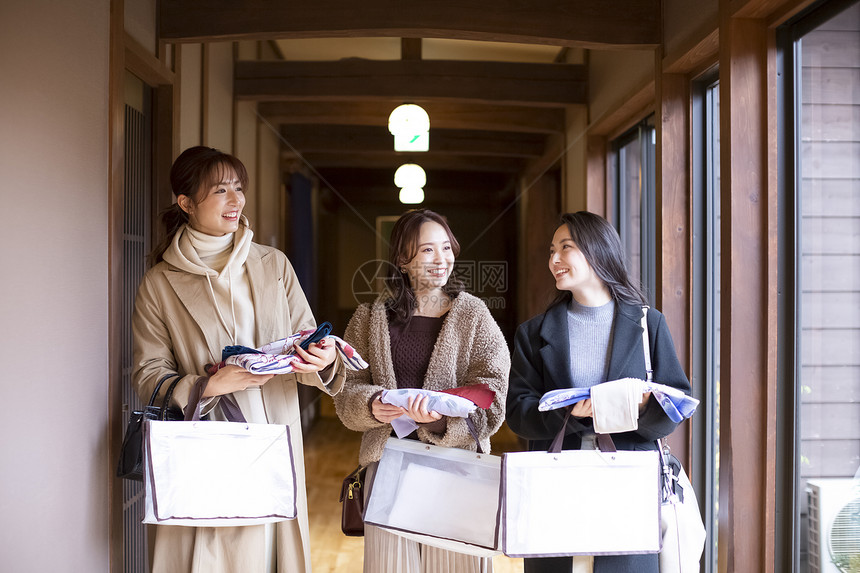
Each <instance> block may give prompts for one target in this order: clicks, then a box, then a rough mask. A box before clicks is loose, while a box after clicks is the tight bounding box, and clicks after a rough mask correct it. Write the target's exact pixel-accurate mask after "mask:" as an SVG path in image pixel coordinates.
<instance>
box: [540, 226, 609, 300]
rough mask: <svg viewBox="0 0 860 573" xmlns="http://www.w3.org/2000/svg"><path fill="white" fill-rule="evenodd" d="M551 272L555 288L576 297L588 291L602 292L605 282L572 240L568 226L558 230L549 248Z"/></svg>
mask: <svg viewBox="0 0 860 573" xmlns="http://www.w3.org/2000/svg"><path fill="white" fill-rule="evenodd" d="M549 271H550V272H551V273H552V275H553V277H555V288H557V289H558V290H566V291H570V292H571V293H573V294H574V295H576V293H577V292H584V291H586V290H593V289H597V290H602V289H603V281H601V280H600V278H599V277H598V276H597V275H596V274H595V273H594V270H593V269H592V268H591V265H589V264H588V261H587V260H586V258H585V255H583V254H582V251H580V250H579V247H577V246H576V243H574V242H573V239H571V238H570V231H569V230H568V228H567V225H561V226H560V227H559V228H558V229H556V231H555V234H554V235H553V237H552V244H551V245H550V247H549Z"/></svg>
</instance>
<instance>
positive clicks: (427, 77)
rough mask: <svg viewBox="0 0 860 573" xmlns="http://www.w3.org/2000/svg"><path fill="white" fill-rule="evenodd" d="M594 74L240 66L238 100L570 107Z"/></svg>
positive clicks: (550, 68) (498, 66) (551, 67)
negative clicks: (429, 100) (380, 100)
mask: <svg viewBox="0 0 860 573" xmlns="http://www.w3.org/2000/svg"><path fill="white" fill-rule="evenodd" d="M587 81H588V68H587V66H584V65H574V64H526V63H519V62H516V63H512V62H469V61H458V60H409V61H404V60H387V61H382V60H363V59H347V60H340V61H336V62H260V61H240V62H236V64H235V66H234V80H233V89H234V93H235V95H236V97H237V98H238V99H243V100H253V101H290V100H306V99H310V98H313V99H316V100H343V99H351V100H356V99H358V100H360V99H374V98H397V99H404V100H415V99H422V98H433V99H437V100H446V101H472V102H483V103H496V104H509V105H529V106H564V105H569V104H585V103H587V101H586V99H587V95H588V93H587V91H588V90H587V89H586V88H587Z"/></svg>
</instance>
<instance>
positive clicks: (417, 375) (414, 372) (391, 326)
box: [388, 313, 447, 388]
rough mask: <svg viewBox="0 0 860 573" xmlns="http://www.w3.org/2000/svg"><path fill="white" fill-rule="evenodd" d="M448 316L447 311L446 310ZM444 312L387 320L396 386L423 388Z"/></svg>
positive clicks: (443, 319) (443, 318)
mask: <svg viewBox="0 0 860 573" xmlns="http://www.w3.org/2000/svg"><path fill="white" fill-rule="evenodd" d="M445 314H446V315H447V313H445ZM444 322H445V315H442V316H440V317H432V316H413V317H412V318H411V319H410V320H409V322H406V323H402V322H389V323H388V334H389V336H390V337H391V362H392V364H393V366H394V376H395V377H396V378H397V387H398V388H423V387H424V377H425V376H426V375H427V366H428V365H429V364H430V356H431V355H432V354H433V347H434V346H436V339H437V338H438V337H439V331H441V330H442V323H444Z"/></svg>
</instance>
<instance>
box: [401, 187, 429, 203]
mask: <svg viewBox="0 0 860 573" xmlns="http://www.w3.org/2000/svg"><path fill="white" fill-rule="evenodd" d="M400 202H401V203H403V204H404V205H417V204H418V203H423V202H424V189H422V188H421V187H404V188H403V189H401V190H400Z"/></svg>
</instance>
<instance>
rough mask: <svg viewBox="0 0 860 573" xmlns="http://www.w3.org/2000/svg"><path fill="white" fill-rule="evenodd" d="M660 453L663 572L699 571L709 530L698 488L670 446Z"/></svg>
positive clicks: (661, 556)
mask: <svg viewBox="0 0 860 573" xmlns="http://www.w3.org/2000/svg"><path fill="white" fill-rule="evenodd" d="M660 457H661V462H662V465H663V506H662V507H661V510H660V518H661V528H662V533H663V549H662V550H661V551H660V573H698V572H699V560H700V559H701V558H702V551H704V549H705V538H706V537H707V533H706V531H705V524H704V523H703V522H702V514H701V512H700V511H699V503H698V501H697V500H696V492H695V491H693V486H692V485H691V484H690V479H689V478H688V477H687V473H686V472H685V471H684V468H683V467H682V466H681V462H680V461H678V459H677V458H676V457H675V456H673V455H672V454H670V453H669V447H668V446H666V447H665V448H663V449H662V450H661V452H660Z"/></svg>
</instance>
